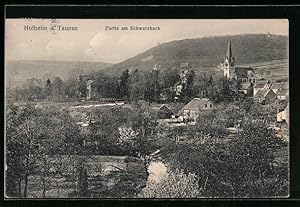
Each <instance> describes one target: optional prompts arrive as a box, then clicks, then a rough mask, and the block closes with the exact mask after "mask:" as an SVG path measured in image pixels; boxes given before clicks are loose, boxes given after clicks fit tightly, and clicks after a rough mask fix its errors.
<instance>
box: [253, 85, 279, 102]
mask: <svg viewBox="0 0 300 207" xmlns="http://www.w3.org/2000/svg"><path fill="white" fill-rule="evenodd" d="M276 98H277V95H276V94H275V93H274V92H273V91H272V90H271V89H263V90H259V91H258V92H257V93H256V94H255V96H254V97H253V99H254V101H255V102H257V103H261V104H271V103H275V101H276Z"/></svg>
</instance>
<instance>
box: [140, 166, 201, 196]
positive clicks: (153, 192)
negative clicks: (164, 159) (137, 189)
mask: <svg viewBox="0 0 300 207" xmlns="http://www.w3.org/2000/svg"><path fill="white" fill-rule="evenodd" d="M200 195H201V193H200V188H199V186H198V177H197V176H196V175H195V174H193V173H188V174H185V173H184V171H183V170H179V169H176V170H175V171H170V172H169V173H167V174H166V175H163V177H162V178H161V179H160V180H159V181H158V182H150V183H149V182H148V183H147V186H146V187H145V188H144V189H143V190H142V192H141V193H140V194H139V195H138V197H140V198H197V197H199V196H200Z"/></svg>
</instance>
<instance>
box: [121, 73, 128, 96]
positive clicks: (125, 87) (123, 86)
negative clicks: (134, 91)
mask: <svg viewBox="0 0 300 207" xmlns="http://www.w3.org/2000/svg"><path fill="white" fill-rule="evenodd" d="M120 79H121V81H120V94H119V96H120V98H124V97H126V98H127V99H129V89H128V88H129V71H128V69H126V70H124V71H123V73H122V75H121V77H120Z"/></svg>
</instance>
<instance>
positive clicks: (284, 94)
mask: <svg viewBox="0 0 300 207" xmlns="http://www.w3.org/2000/svg"><path fill="white" fill-rule="evenodd" d="M276 95H277V99H278V100H281V101H282V100H286V99H287V98H288V96H289V90H288V89H281V90H278V91H277V93H276Z"/></svg>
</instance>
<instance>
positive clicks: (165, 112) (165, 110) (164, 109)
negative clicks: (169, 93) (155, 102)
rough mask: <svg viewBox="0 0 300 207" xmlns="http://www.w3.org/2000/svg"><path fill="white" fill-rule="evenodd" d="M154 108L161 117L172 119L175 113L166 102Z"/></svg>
mask: <svg viewBox="0 0 300 207" xmlns="http://www.w3.org/2000/svg"><path fill="white" fill-rule="evenodd" d="M152 108H153V109H154V110H155V111H156V113H157V116H158V118H159V119H170V118H172V116H173V115H174V112H173V111H172V110H171V109H170V108H169V107H168V106H167V105H165V104H163V105H161V106H154V107H152Z"/></svg>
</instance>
